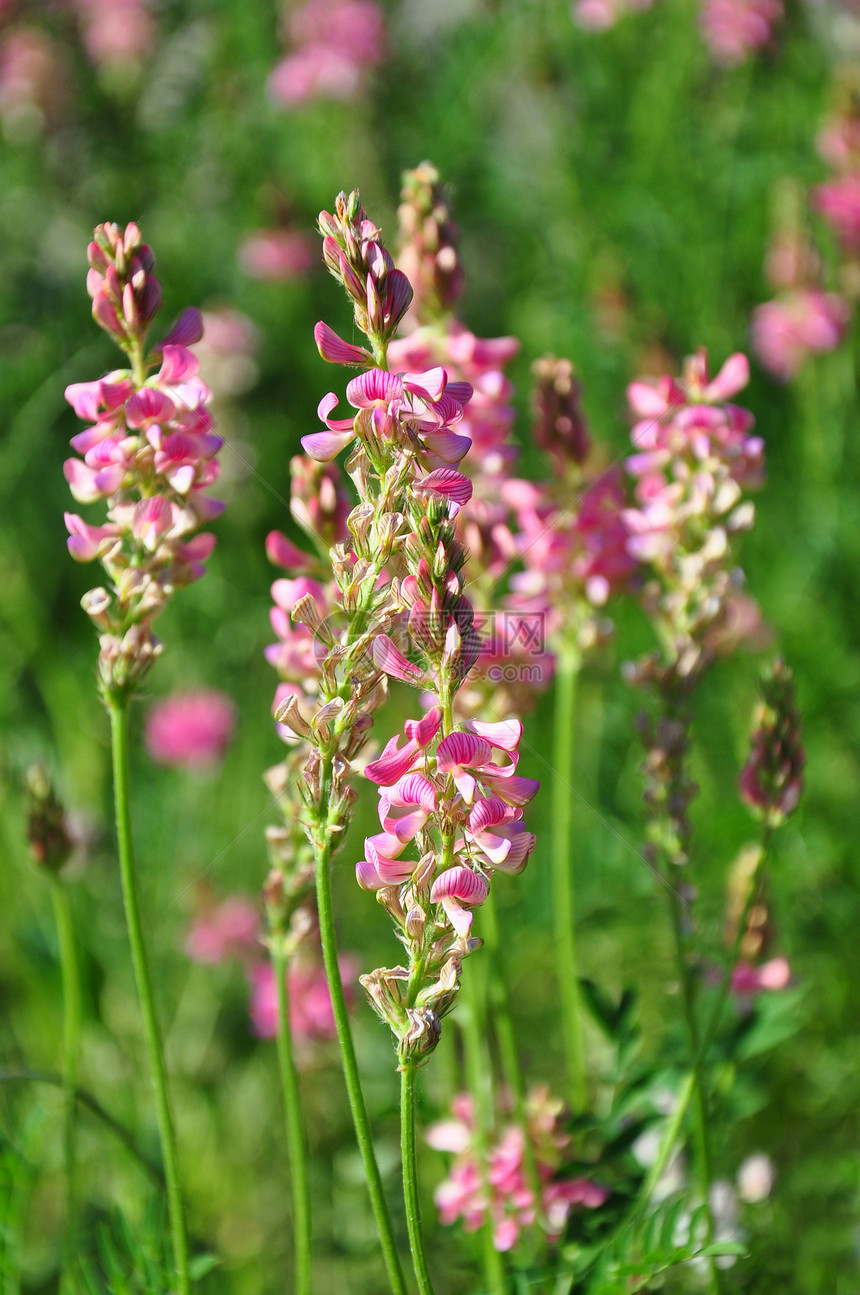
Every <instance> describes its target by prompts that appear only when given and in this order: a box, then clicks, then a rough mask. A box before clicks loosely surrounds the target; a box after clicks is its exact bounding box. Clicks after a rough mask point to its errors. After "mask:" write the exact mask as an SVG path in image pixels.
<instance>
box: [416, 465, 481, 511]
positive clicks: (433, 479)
mask: <svg viewBox="0 0 860 1295" xmlns="http://www.w3.org/2000/svg"><path fill="white" fill-rule="evenodd" d="M414 488H415V489H416V490H422V491H423V490H432V491H434V492H435V493H436V494H438V495H444V496H445V498H446V499H452V500H453V501H454V503H455V504H459V505H462V504H467V503H468V502H469V500H470V499H471V498H472V483H471V481H470V480H469V478H468V477H465V476H463V473H462V472H455V471H454V469H453V468H436V469H435V470H434V471H433V472H431V473H430V474H429V475H428V476H426V477H424V478H423V479H422V480H421V481H417V482H416V483H415V487H414Z"/></svg>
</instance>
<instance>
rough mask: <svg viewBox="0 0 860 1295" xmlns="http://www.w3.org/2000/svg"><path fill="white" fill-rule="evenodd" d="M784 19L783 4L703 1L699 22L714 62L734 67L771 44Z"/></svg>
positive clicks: (749, 0) (765, 0)
mask: <svg viewBox="0 0 860 1295" xmlns="http://www.w3.org/2000/svg"><path fill="white" fill-rule="evenodd" d="M782 16H783V7H782V0H703V4H702V10H701V17H700V21H701V27H702V34H703V36H704V38H705V42H706V44H707V46H708V49H709V50H710V52H711V57H712V58H713V60H714V62H715V63H718V64H720V65H721V66H722V67H734V66H735V65H737V64H738V63H743V62H744V61H745V60H746V59H747V58H749V56H750V55H751V54H754V53H755V52H756V51H757V50H759V49H762V48H763V47H764V46H765V45H767V44H768V43H769V42H770V39H771V36H772V31H773V28H774V26H775V25H776V24H777V23H778V22H779V21H780V20H781V19H782Z"/></svg>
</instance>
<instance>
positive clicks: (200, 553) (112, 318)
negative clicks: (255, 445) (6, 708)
mask: <svg viewBox="0 0 860 1295" xmlns="http://www.w3.org/2000/svg"><path fill="white" fill-rule="evenodd" d="M88 258H89V263H90V270H89V274H88V275H87V290H88V292H89V294H90V296H91V298H92V302H93V317H94V319H95V320H96V322H97V323H98V324H99V325H100V327H102V328H103V329H104V330H105V331H106V332H108V333H110V334H111V336H112V337H113V339H114V341H115V342H116V344H117V345H118V346H119V347H120V349H121V350H123V351H124V352H125V354H126V356H127V357H128V360H129V365H130V367H129V368H127V369H117V370H115V371H113V372H112V373H109V374H107V376H106V377H104V378H102V379H99V380H97V381H95V382H78V383H73V384H72V385H71V386H69V387H67V388H66V399H67V400H68V401H69V403H70V404H71V405H72V406H73V408H74V410H75V412H76V413H77V415H78V416H79V417H80V418H81V419H83V420H84V421H85V422H86V423H87V424H88V426H87V427H86V428H85V430H84V431H82V432H79V433H78V435H77V436H75V437H73V438H72V447H73V448H74V449H75V450H76V452H77V454H78V455H80V456H81V457H79V458H71V459H67V460H66V463H65V465H64V472H65V476H66V480H67V481H68V483H69V488H70V490H71V492H72V495H73V496H74V498H75V499H76V500H77V501H78V502H79V503H82V504H90V503H96V502H99V501H101V500H104V501H106V503H107V521H106V523H103V524H101V525H92V524H91V523H89V522H87V521H85V520H84V519H83V518H82V517H80V516H78V515H77V514H76V513H67V514H66V526H67V529H68V531H69V537H70V538H69V541H68V546H69V551H70V553H71V554H72V556H73V557H74V558H76V559H77V560H78V561H80V562H91V561H92V560H93V559H95V558H98V559H99V560H100V561H101V564H102V566H103V567H104V569H105V572H106V574H107V576H108V578H109V582H110V584H109V588H108V589H105V588H97V589H93V590H90V592H89V593H88V594H87V595H86V596H85V598H84V599H83V606H84V609H85V611H87V613H88V614H89V616H90V617H91V618H92V620H93V621H94V622H95V624H96V625H97V627H98V628H99V629H100V630H101V631H102V633H101V637H100V647H101V651H100V654H99V683H100V687H101V690H102V693H103V695H104V696H105V698H106V699H109V698H110V697H112V696H117V695H119V694H122V693H124V692H127V691H129V690H130V689H133V688H134V687H135V686H136V684H137V683H138V682H139V680H140V679H141V678H142V676H143V674H144V673H145V671H146V669H147V668H148V666H149V664H150V663H151V661H152V660H153V658H154V657H155V656H156V655H157V654H158V652H159V651H160V647H161V645H160V644H159V642H158V640H157V639H156V638H155V635H154V634H153V632H152V621H153V620H154V618H155V617H156V616H157V615H158V613H159V612H160V611H162V610H163V608H164V607H165V606H166V604H167V602H168V601H169V599H170V597H171V596H172V594H173V592H174V590H175V589H177V588H180V587H181V586H183V585H187V584H190V583H191V582H192V581H194V580H197V579H199V578H200V576H202V575H203V573H204V570H205V568H204V565H203V564H204V562H205V560H206V559H207V558H208V557H209V555H210V554H211V552H212V549H213V548H214V545H215V537H214V536H213V535H210V534H206V533H199V532H200V527H201V525H203V524H205V523H206V522H208V521H211V520H212V519H213V518H214V517H217V516H218V514H219V513H220V512H221V510H222V508H223V504H222V503H221V502H220V501H219V500H216V499H212V498H211V497H210V495H209V494H208V489H209V487H210V486H211V485H212V484H213V483H214V481H215V480H216V478H217V476H218V464H217V462H216V458H215V456H216V455H217V453H218V450H219V449H220V448H221V444H222V442H221V438H220V437H219V436H216V435H215V433H214V430H213V426H212V419H211V416H210V414H209V411H208V408H207V405H208V402H209V398H210V393H209V390H208V388H207V387H206V386H205V384H204V383H203V382H201V381H200V379H199V377H198V376H197V370H198V362H197V359H196V356H195V355H194V352H193V351H192V350H191V349H190V348H191V347H192V346H193V344H194V343H195V342H197V341H199V339H200V337H201V335H202V321H201V316H200V312H199V311H198V310H195V309H189V310H186V311H185V312H184V314H183V315H182V316H181V317H180V319H179V321H178V323H177V324H176V325H175V327H174V328H173V330H172V331H171V332H170V333H168V335H167V337H165V338H164V340H163V341H162V342H161V343H159V344H158V345H157V346H155V347H153V348H152V349H151V350H150V351H149V352H148V353H147V351H146V337H147V333H148V330H149V327H150V325H151V323H152V321H153V319H154V317H155V315H156V313H157V311H158V308H159V305H160V303H161V287H160V284H159V282H158V280H157V279H156V277H155V275H154V273H153V270H154V265H155V258H154V256H153V254H152V251H151V249H150V248H149V247H147V246H146V245H145V244H144V243H143V241H142V239H141V235H140V230H139V229H138V228H137V226H136V225H134V224H130V225H128V226H126V228H125V230H122V229H120V227H119V226H118V225H100V226H99V227H98V228H97V229H96V231H95V236H94V240H93V242H92V243H90V246H89V249H88Z"/></svg>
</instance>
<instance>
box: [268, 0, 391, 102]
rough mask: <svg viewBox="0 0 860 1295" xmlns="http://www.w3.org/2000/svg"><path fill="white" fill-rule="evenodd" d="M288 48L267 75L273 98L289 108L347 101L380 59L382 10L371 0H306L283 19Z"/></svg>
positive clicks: (382, 37)
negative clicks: (285, 23) (286, 19)
mask: <svg viewBox="0 0 860 1295" xmlns="http://www.w3.org/2000/svg"><path fill="white" fill-rule="evenodd" d="M287 35H288V39H289V41H290V44H291V47H292V52H291V53H290V54H289V55H288V56H287V57H286V58H285V59H283V60H282V61H281V62H280V63H279V64H278V65H277V67H275V68H274V70H273V71H272V73H271V74H270V76H269V82H268V87H269V93H270V94H271V95H272V98H273V99H275V100H277V101H278V102H280V103H282V104H284V106H285V107H288V108H293V107H296V106H297V105H299V104H302V103H307V102H309V101H310V100H313V99H352V98H354V97H355V95H357V94H358V93H359V91H360V90H361V89H362V88H363V86H364V83H365V80H366V78H367V74H368V72H369V71H370V70H371V69H372V68H374V67H375V66H376V65H377V64H378V63H379V62H380V61H381V59H382V55H383V50H384V27H383V18H382V13H381V11H380V9H379V8H378V6H377V5H375V4H374V3H372V0H307V2H306V3H305V4H303V5H300V6H299V7H298V8H297V9H294V10H293V11H292V12H291V13H290V15H289V19H288V22H287Z"/></svg>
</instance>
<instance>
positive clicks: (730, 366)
mask: <svg viewBox="0 0 860 1295" xmlns="http://www.w3.org/2000/svg"><path fill="white" fill-rule="evenodd" d="M749 380H750V362H749V360H748V359H747V357H746V356H745V355H744V354H743V353H742V352H741V351H737V352H736V353H735V354H734V355H730V356H729V358H728V359H727V360H726V362H725V364H724V365H723V367H722V368H721V369H720V371H719V373H718V374H717V376H716V377H715V378H714V380H713V381H712V382H709V383H708V385H707V386H706V387H705V390H704V397H705V400H712V401H714V402H715V403H717V402H720V401H723V400H728V399H729V397H730V396H734V395H736V394H737V392H739V391H742V390H743V388H744V387H745V386H746V385H747V383H748V382H749Z"/></svg>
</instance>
